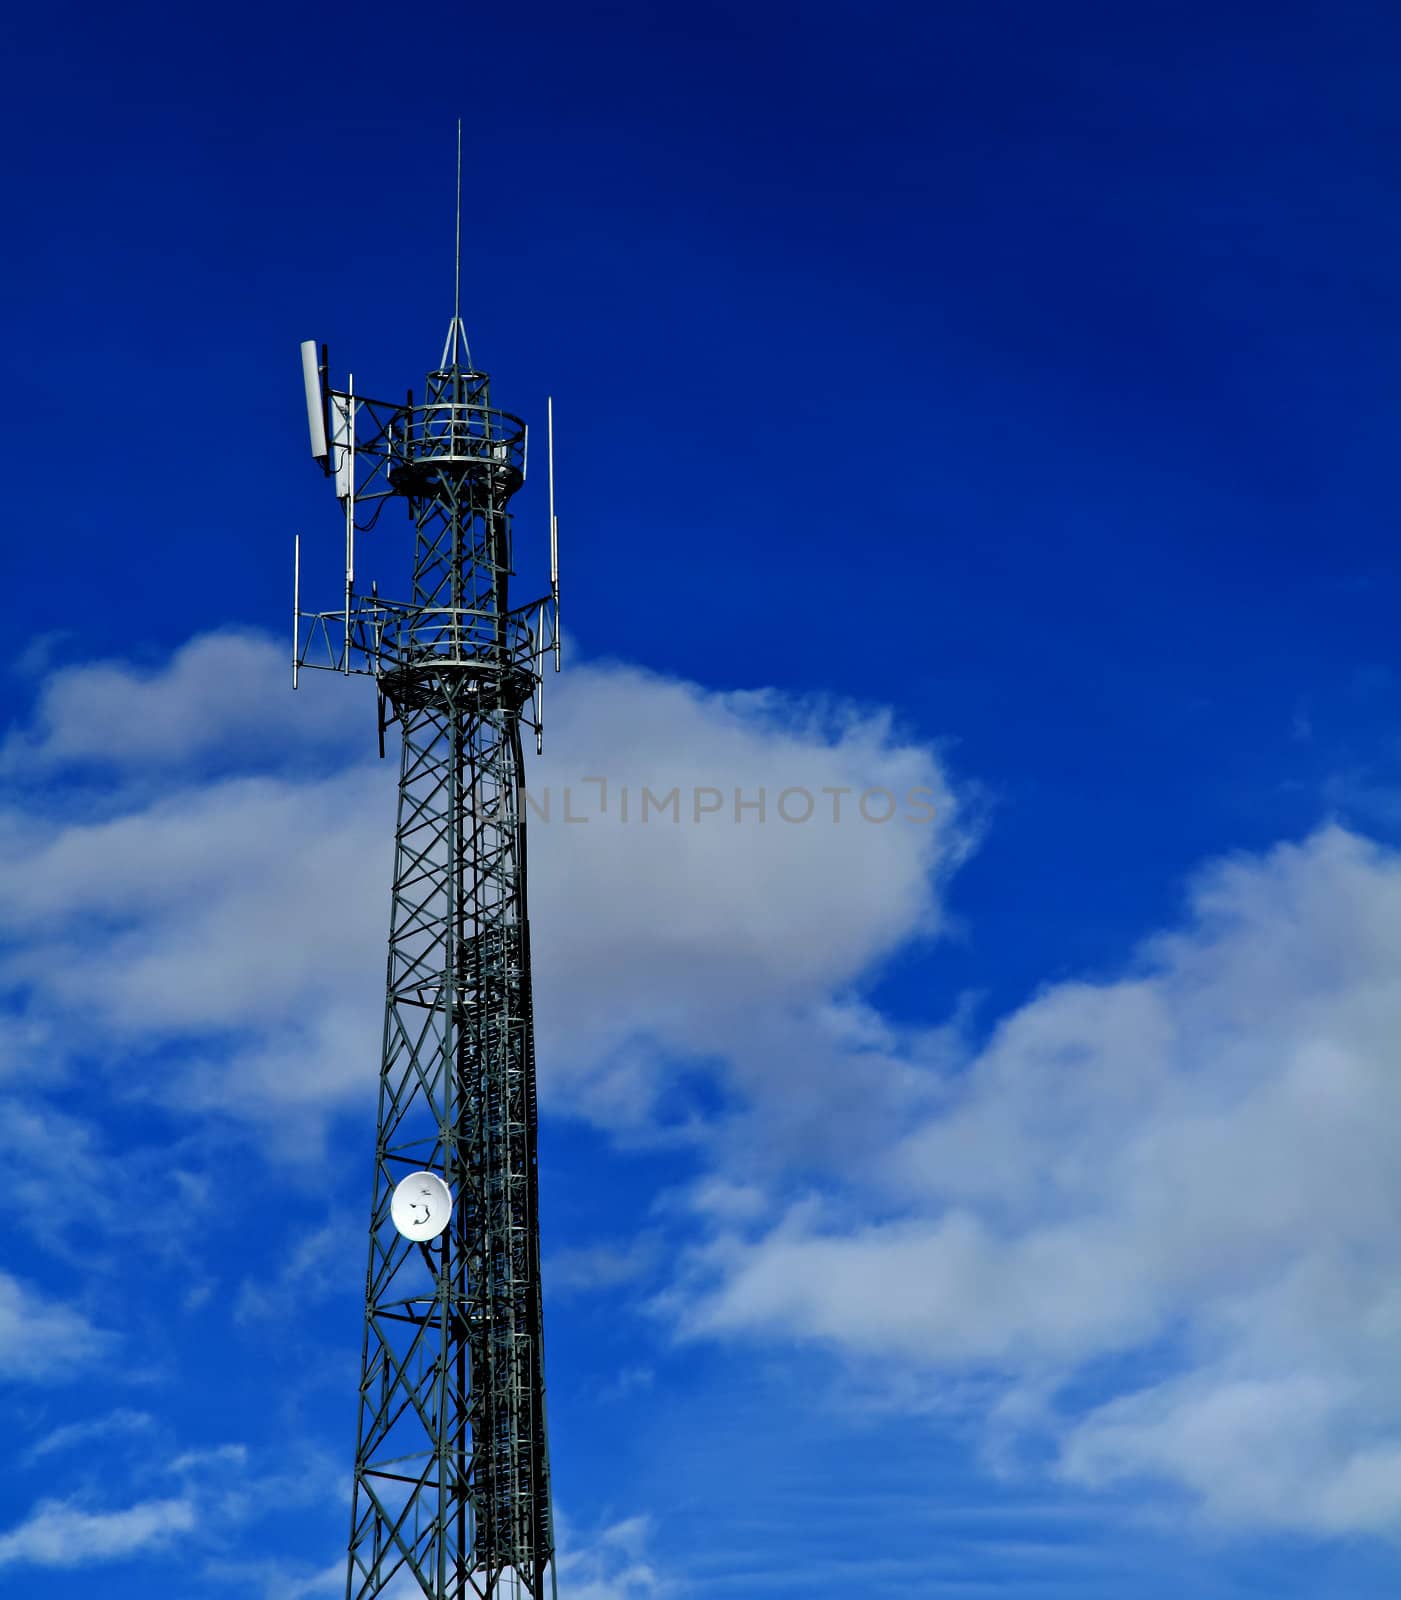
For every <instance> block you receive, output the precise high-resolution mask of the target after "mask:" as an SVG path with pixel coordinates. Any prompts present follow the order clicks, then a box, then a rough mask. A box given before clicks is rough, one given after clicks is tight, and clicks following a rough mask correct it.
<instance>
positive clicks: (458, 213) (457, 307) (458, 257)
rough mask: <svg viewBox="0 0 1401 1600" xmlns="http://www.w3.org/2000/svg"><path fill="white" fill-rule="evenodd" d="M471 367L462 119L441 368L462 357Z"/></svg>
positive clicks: (458, 128) (459, 130)
mask: <svg viewBox="0 0 1401 1600" xmlns="http://www.w3.org/2000/svg"><path fill="white" fill-rule="evenodd" d="M464 356H465V357H466V360H467V365H468V366H469V367H470V366H471V365H472V352H471V350H470V349H469V348H468V346H467V330H466V328H464V327H463V326H462V118H461V117H459V118H458V119H457V208H456V210H455V212H454V213H453V245H452V326H451V327H450V328H449V329H448V338H447V343H446V344H445V345H444V346H443V366H444V368H447V367H456V366H460V365H461V362H462V357H464Z"/></svg>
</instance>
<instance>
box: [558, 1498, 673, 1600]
mask: <svg viewBox="0 0 1401 1600" xmlns="http://www.w3.org/2000/svg"><path fill="white" fill-rule="evenodd" d="M556 1521H557V1523H558V1524H559V1527H558V1543H559V1554H558V1557H557V1562H556V1565H557V1567H558V1571H559V1584H560V1588H561V1590H563V1591H564V1592H565V1593H566V1594H568V1595H569V1600H662V1597H663V1596H665V1595H669V1594H671V1593H673V1592H674V1590H675V1583H674V1581H673V1580H671V1579H669V1578H668V1577H666V1576H664V1575H663V1574H662V1572H661V1571H660V1570H659V1569H658V1568H657V1566H656V1565H655V1560H654V1558H653V1557H652V1556H651V1554H650V1550H649V1546H650V1543H651V1536H652V1525H651V1520H650V1518H648V1517H644V1516H635V1517H626V1518H623V1519H622V1520H620V1521H618V1522H614V1523H612V1524H610V1525H609V1526H608V1527H606V1528H604V1529H602V1530H601V1531H600V1532H599V1533H597V1534H596V1535H594V1536H593V1537H592V1538H590V1539H582V1540H580V1539H576V1538H575V1536H574V1533H573V1529H572V1528H571V1526H570V1524H569V1523H568V1522H567V1521H565V1520H564V1519H563V1518H558V1517H557V1518H556Z"/></svg>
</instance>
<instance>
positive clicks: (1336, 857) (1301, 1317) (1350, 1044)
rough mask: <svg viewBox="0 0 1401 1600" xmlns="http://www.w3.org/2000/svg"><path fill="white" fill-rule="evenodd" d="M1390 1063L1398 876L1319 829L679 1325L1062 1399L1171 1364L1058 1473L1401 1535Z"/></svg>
mask: <svg viewBox="0 0 1401 1600" xmlns="http://www.w3.org/2000/svg"><path fill="white" fill-rule="evenodd" d="M1398 1039H1401V858H1398V857H1397V856H1396V855H1395V854H1393V853H1391V852H1389V851H1385V850H1382V849H1380V848H1378V847H1376V846H1374V845H1371V844H1369V843H1367V842H1366V841H1364V840H1361V839H1359V838H1357V837H1355V836H1353V835H1350V834H1348V833H1345V832H1343V831H1342V830H1340V829H1337V828H1325V829H1324V830H1322V831H1320V832H1319V833H1318V834H1316V835H1315V836H1314V837H1312V838H1310V839H1309V840H1307V841H1306V842H1304V843H1303V844H1301V845H1290V846H1284V847H1281V848H1279V849H1277V850H1275V851H1274V852H1272V853H1271V854H1269V855H1268V856H1265V857H1261V858H1241V859H1238V860H1234V861H1229V862H1226V863H1223V864H1219V865H1217V866H1216V867H1214V868H1212V869H1210V870H1209V871H1207V872H1206V873H1204V874H1203V875H1202V876H1201V878H1200V879H1199V881H1198V882H1197V884H1196V886H1195V889H1194V891H1193V895H1192V902H1191V914H1190V917H1189V919H1188V921H1187V922H1186V924H1185V925H1184V927H1183V928H1182V929H1181V930H1180V931H1178V932H1176V933H1173V934H1171V935H1169V936H1166V937H1163V938H1160V939H1157V940H1154V941H1152V942H1150V943H1149V944H1147V945H1146V946H1145V947H1144V948H1143V949H1142V950H1141V951H1140V952H1139V954H1138V956H1137V957H1136V958H1135V960H1134V962H1133V963H1132V965H1131V968H1130V970H1129V971H1128V972H1127V973H1126V974H1125V976H1123V977H1122V978H1121V979H1119V980H1117V981H1114V982H1107V983H1102V984H1079V983H1064V984H1058V985H1056V986H1054V987H1052V988H1050V989H1048V990H1047V991H1045V992H1044V993H1043V994H1041V995H1040V996H1038V997H1037V998H1036V999H1034V1000H1033V1001H1031V1002H1030V1003H1028V1004H1027V1005H1026V1006H1024V1007H1023V1008H1022V1009H1021V1010H1020V1011H1018V1012H1017V1013H1015V1014H1014V1015H1013V1016H1011V1017H1010V1018H1008V1019H1007V1020H1006V1021H1005V1022H1004V1023H1003V1024H1002V1025H1001V1026H1000V1027H999V1028H998V1029H997V1031H996V1033H995V1035H994V1036H993V1038H992V1039H991V1040H990V1042H989V1043H988V1045H987V1046H986V1048H985V1049H984V1050H982V1051H981V1052H980V1053H979V1054H978V1055H977V1057H976V1059H974V1060H972V1061H971V1062H970V1063H968V1064H967V1066H966V1067H965V1069H964V1070H963V1071H962V1072H961V1073H959V1074H957V1075H954V1076H951V1077H948V1078H947V1079H946V1080H945V1081H944V1082H943V1084H942V1087H941V1094H942V1103H941V1104H940V1105H939V1106H938V1107H937V1108H936V1109H935V1110H934V1111H933V1112H932V1113H926V1114H925V1115H924V1116H922V1117H921V1118H920V1120H919V1122H918V1123H917V1125H915V1126H914V1127H912V1128H911V1129H910V1130H909V1131H908V1132H907V1133H906V1134H905V1135H904V1136H902V1137H901V1138H899V1139H897V1140H895V1141H893V1142H892V1143H891V1145H890V1147H889V1149H888V1151H887V1154H886V1159H885V1160H884V1161H883V1162H882V1163H881V1164H880V1165H879V1167H878V1168H877V1169H876V1172H875V1175H874V1176H875V1179H876V1185H877V1187H876V1190H875V1192H874V1193H868V1194H867V1196H866V1197H865V1198H864V1200H863V1199H862V1198H861V1197H859V1196H848V1197H847V1200H846V1202H845V1204H844V1205H843V1206H842V1208H841V1209H838V1208H837V1206H836V1205H834V1204H833V1202H832V1201H831V1199H830V1197H829V1198H827V1199H826V1200H824V1202H822V1203H818V1202H816V1201H808V1202H805V1203H801V1204H798V1205H794V1206H793V1207H791V1208H790V1209H789V1210H788V1212H787V1213H786V1215H785V1216H784V1217H783V1218H782V1220H781V1221H780V1222H779V1223H778V1224H777V1225H776V1226H774V1227H772V1228H770V1229H768V1230H767V1231H760V1232H754V1231H748V1232H746V1231H745V1230H744V1229H743V1228H742V1227H737V1226H731V1227H722V1228H720V1229H718V1231H717V1232H716V1233H715V1235H714V1236H713V1238H712V1240H711V1242H710V1243H709V1245H708V1246H707V1247H706V1248H705V1250H704V1251H703V1252H702V1253H700V1254H699V1255H698V1256H697V1258H696V1260H695V1262H694V1267H693V1272H694V1276H693V1279H692V1281H691V1283H690V1284H689V1286H688V1287H687V1289H686V1291H685V1292H684V1293H682V1294H680V1295H678V1296H677V1297H676V1298H675V1299H674V1300H673V1302H672V1304H673V1307H674V1308H675V1309H676V1310H677V1312H678V1315H679V1316H680V1317H681V1319H682V1325H683V1326H684V1327H685V1328H686V1329H688V1330H689V1331H691V1332H693V1333H702V1332H705V1333H711V1334H722V1333H723V1334H731V1335H733V1334H738V1333H745V1334H750V1335H752V1334H756V1333H761V1334H766V1335H781V1336H784V1337H791V1336H793V1335H795V1334H796V1335H799V1336H804V1337H808V1338H812V1339H815V1340H819V1341H822V1342H825V1343H827V1344H829V1345H831V1346H833V1347H835V1348H837V1349H839V1350H842V1351H845V1352H848V1353H850V1354H853V1355H856V1356H861V1357H879V1358H881V1359H883V1360H891V1359H894V1360H895V1361H896V1362H897V1363H899V1364H901V1365H902V1366H903V1367H904V1368H905V1369H906V1370H915V1371H922V1372H924V1373H926V1374H927V1375H929V1377H930V1379H931V1380H932V1381H942V1380H944V1379H948V1378H953V1377H957V1376H958V1375H959V1374H963V1375H965V1376H966V1375H968V1374H981V1375H983V1376H987V1375H989V1374H992V1375H995V1376H996V1377H997V1378H998V1379H999V1380H1000V1381H1001V1382H1002V1383H1003V1384H1005V1385H1006V1386H1007V1387H1008V1390H1009V1391H1014V1390H1015V1389H1016V1388H1017V1386H1019V1385H1020V1386H1023V1387H1027V1386H1029V1387H1030V1388H1031V1389H1033V1390H1034V1389H1035V1388H1036V1387H1037V1386H1038V1385H1039V1386H1041V1388H1042V1389H1043V1390H1044V1392H1046V1393H1048V1394H1050V1395H1055V1394H1056V1393H1057V1392H1062V1393H1068V1391H1066V1390H1065V1385H1066V1382H1067V1381H1068V1380H1069V1379H1070V1378H1071V1377H1073V1376H1076V1375H1078V1374H1084V1375H1085V1377H1086V1379H1087V1380H1088V1379H1090V1378H1091V1377H1093V1376H1094V1374H1095V1373H1096V1367H1095V1364H1096V1363H1102V1362H1103V1361H1104V1360H1105V1358H1112V1357H1123V1356H1132V1355H1134V1354H1135V1353H1143V1352H1147V1353H1151V1355H1152V1357H1153V1362H1154V1364H1155V1366H1156V1368H1157V1370H1158V1371H1161V1369H1162V1365H1163V1363H1164V1362H1167V1363H1169V1370H1170V1371H1171V1373H1172V1375H1171V1376H1170V1377H1168V1378H1165V1379H1162V1380H1161V1381H1157V1382H1152V1381H1149V1380H1150V1376H1151V1374H1152V1373H1153V1371H1154V1368H1153V1367H1135V1366H1134V1365H1133V1364H1132V1363H1129V1364H1128V1365H1127V1366H1126V1367H1124V1368H1123V1369H1121V1375H1120V1377H1119V1378H1118V1380H1117V1382H1116V1383H1115V1384H1112V1385H1111V1389H1113V1390H1116V1391H1117V1392H1112V1393H1111V1394H1110V1396H1109V1398H1107V1399H1103V1400H1102V1401H1101V1402H1100V1403H1095V1402H1093V1401H1092V1402H1089V1403H1088V1404H1086V1403H1085V1402H1083V1401H1081V1402H1080V1403H1079V1405H1078V1407H1077V1405H1076V1404H1075V1403H1074V1402H1072V1401H1071V1400H1070V1399H1069V1398H1066V1399H1064V1400H1063V1401H1062V1402H1061V1403H1062V1405H1063V1407H1064V1414H1063V1416H1062V1418H1061V1420H1060V1422H1059V1424H1058V1426H1059V1429H1060V1434H1061V1445H1062V1457H1061V1471H1062V1472H1063V1473H1064V1475H1065V1476H1066V1477H1068V1478H1070V1479H1073V1480H1074V1481H1078V1482H1080V1483H1085V1484H1091V1485H1103V1484H1108V1483H1113V1482H1117V1481H1120V1480H1122V1479H1128V1478H1135V1477H1148V1478H1157V1479H1160V1480H1166V1481H1167V1482H1169V1483H1171V1484H1174V1485H1176V1486H1178V1487H1179V1488H1182V1489H1185V1490H1186V1491H1188V1492H1189V1493H1190V1494H1191V1495H1193V1496H1194V1497H1195V1498H1196V1500H1197V1501H1198V1503H1199V1504H1200V1505H1201V1506H1202V1508H1203V1509H1204V1510H1205V1512H1206V1513H1207V1514H1208V1515H1211V1516H1214V1517H1217V1518H1219V1519H1222V1520H1227V1521H1235V1522H1241V1521H1244V1522H1250V1523H1282V1524H1288V1525H1292V1526H1295V1527H1313V1528H1322V1529H1327V1530H1330V1531H1336V1530H1357V1529H1369V1530H1377V1531H1379V1530H1383V1529H1385V1530H1390V1531H1396V1530H1398V1529H1401V1474H1398V1470H1397V1469H1398V1464H1401V1376H1399V1375H1398V1370H1397V1368H1396V1363H1395V1352H1396V1348H1397V1339H1398V1336H1399V1335H1401V1288H1398V1287H1397V1285H1398V1284H1401V1231H1398V1229H1397V1227H1396V1218H1397V1217H1398V1216H1401V1163H1398V1162H1397V1160H1396V1158H1395V1151H1396V1149H1397V1147H1398V1143H1399V1142H1401V1047H1398V1044H1397V1041H1398ZM1165 1351H1166V1352H1167V1353H1166V1354H1165ZM1135 1371H1137V1372H1139V1373H1140V1376H1139V1377H1138V1378H1137V1380H1136V1379H1135V1377H1134V1375H1133V1374H1134V1372H1135ZM1125 1372H1126V1373H1127V1376H1124V1375H1123V1373H1125ZM1094 1381H1096V1382H1098V1383H1100V1384H1101V1385H1103V1384H1105V1383H1107V1382H1109V1380H1108V1379H1106V1378H1104V1377H1103V1374H1102V1372H1101V1373H1100V1374H1099V1376H1098V1377H1097V1378H1095V1379H1094Z"/></svg>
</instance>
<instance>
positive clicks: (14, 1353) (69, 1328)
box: [0, 1272, 110, 1381]
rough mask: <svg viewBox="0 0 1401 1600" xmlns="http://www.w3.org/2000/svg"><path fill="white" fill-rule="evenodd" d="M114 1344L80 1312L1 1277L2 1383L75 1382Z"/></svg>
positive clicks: (0, 1334) (48, 1296) (8, 1278)
mask: <svg viewBox="0 0 1401 1600" xmlns="http://www.w3.org/2000/svg"><path fill="white" fill-rule="evenodd" d="M109 1342H110V1341H109V1336H108V1335H107V1334H105V1333H103V1332H101V1331H100V1330H99V1329H97V1328H95V1327H94V1326H93V1324H92V1323H91V1322H90V1321H89V1320H88V1319H87V1317H86V1316H85V1315H84V1314H83V1313H82V1312H81V1311H79V1310H78V1309H77V1308H76V1307H74V1306H71V1305H69V1304H67V1303H66V1302H64V1301H62V1300H58V1299H56V1298H54V1297H53V1296H51V1295H47V1294H45V1293H44V1292H43V1291H42V1290H40V1289H36V1288H34V1287H32V1286H30V1285H28V1284H26V1283H23V1282H21V1281H20V1280H19V1279H18V1278H15V1277H12V1276H11V1275H10V1274H9V1273H7V1272H0V1380H4V1379H11V1380H30V1381H37V1380H39V1379H43V1380H46V1381H52V1380H54V1379H59V1378H66V1377H72V1376H74V1375H75V1374H76V1372H77V1371H78V1370H79V1369H81V1368H83V1367H85V1366H88V1365H90V1364H91V1363H92V1362H94V1361H95V1360H97V1359H98V1358H99V1357H100V1356H101V1355H102V1354H103V1352H104V1351H105V1350H106V1348H107V1346H108V1344H109Z"/></svg>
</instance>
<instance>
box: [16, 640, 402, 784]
mask: <svg viewBox="0 0 1401 1600" xmlns="http://www.w3.org/2000/svg"><path fill="white" fill-rule="evenodd" d="M304 681H305V685H306V687H305V689H304V690H303V691H302V692H301V695H300V703H299V700H298V699H295V698H293V696H292V695H291V693H290V692H287V691H290V689H291V666H290V656H289V654H288V653H287V652H281V653H279V652H278V651H276V650H274V649H272V648H271V647H270V645H269V642H268V640H267V638H266V636H265V635H263V634H258V633H251V632H245V631H241V630H237V629H226V630H221V631H219V632H217V633H207V634H200V635H199V636H197V637H196V638H194V639H191V640H190V641H189V642H188V643H187V644H185V645H183V646H182V647H181V648H180V649H179V650H177V651H176V652H175V654H174V655H173V656H171V657H170V658H169V660H166V661H161V662H159V663H155V664H152V665H149V666H144V667H142V666H137V665H135V664H133V663H132V662H130V661H102V662H78V663H74V664H70V665H67V666H61V667H58V668H56V669H54V670H52V671H50V672H48V673H47V675H46V676H45V677H44V678H43V680H42V683H41V685H40V689H39V696H38V701H37V704H36V706H35V709H34V715H33V718H32V719H31V722H30V725H29V726H28V727H26V728H23V729H15V730H14V731H12V732H11V734H10V735H9V737H8V738H7V739H6V741H5V742H4V744H3V745H0V772H5V773H7V774H10V775H13V776H18V777H23V776H25V775H33V774H34V773H35V772H36V770H37V771H38V772H41V773H42V772H47V771H49V770H51V769H54V768H57V767H61V766H68V765H80V764H85V763H92V764H93V765H94V766H98V767H102V768H106V769H112V768H120V769H125V770H127V771H128V772H129V773H132V774H136V773H140V772H143V771H150V770H151V769H153V768H154V769H171V768H174V769H178V770H182V771H186V770H188V769H189V768H190V767H192V766H196V765H198V764H200V763H201V762H202V761H204V760H206V759H208V758H210V757H213V758H216V759H217V761H218V763H219V764H220V765H221V766H224V765H227V764H228V763H230V762H231V761H237V760H239V759H243V760H245V761H247V760H250V759H252V760H256V759H258V758H259V757H260V756H261V755H262V753H264V752H266V751H268V750H269V749H271V750H273V751H275V752H278V753H285V752H286V751H287V749H288V748H289V747H291V748H295V747H296V746H297V745H310V746H312V747H313V748H314V749H316V750H317V751H319V752H323V753H324V752H325V751H326V750H327V749H328V748H331V747H334V746H335V745H337V744H341V743H343V742H345V741H347V740H350V739H352V738H354V737H355V736H356V735H357V734H359V735H361V736H363V735H364V733H365V731H366V726H367V719H366V716H365V707H364V702H363V701H359V702H357V701H356V700H355V699H354V698H352V697H349V696H344V695H339V694H336V693H331V692H328V690H334V689H336V688H337V687H339V686H338V685H336V684H334V683H331V684H328V683H327V682H325V680H324V678H323V676H322V675H321V674H317V673H307V674H305V675H304ZM308 698H312V699H315V700H316V702H317V704H316V715H315V716H314V717H307V716H306V714H305V709H304V707H305V701H306V700H307V699H308ZM369 727H370V728H371V729H372V728H373V724H372V723H370V724H369Z"/></svg>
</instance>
